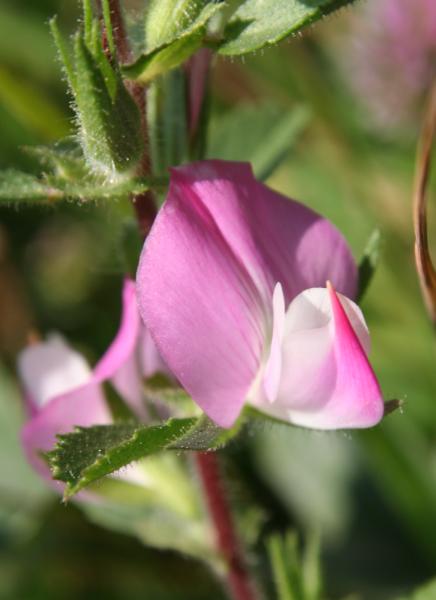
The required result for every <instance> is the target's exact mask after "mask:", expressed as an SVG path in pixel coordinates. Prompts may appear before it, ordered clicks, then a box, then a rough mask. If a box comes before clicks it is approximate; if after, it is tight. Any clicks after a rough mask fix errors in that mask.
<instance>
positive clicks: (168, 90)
mask: <svg viewBox="0 0 436 600" xmlns="http://www.w3.org/2000/svg"><path fill="white" fill-rule="evenodd" d="M186 114H187V109H186V93H185V80H184V76H183V73H182V71H181V70H180V69H177V70H174V71H172V72H170V73H166V74H165V75H163V76H162V77H160V78H159V79H157V80H155V81H153V82H152V83H151V85H150V89H149V93H148V102H147V120H148V126H149V138H150V155H151V162H152V165H153V172H154V173H156V174H158V175H163V174H164V173H166V172H167V170H168V167H171V166H174V165H178V164H180V163H182V162H185V161H186V160H187V159H188V131H187V122H186Z"/></svg>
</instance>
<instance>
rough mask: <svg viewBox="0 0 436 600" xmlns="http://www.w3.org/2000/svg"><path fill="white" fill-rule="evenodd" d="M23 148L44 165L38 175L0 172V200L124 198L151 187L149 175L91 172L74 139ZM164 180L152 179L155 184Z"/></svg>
mask: <svg viewBox="0 0 436 600" xmlns="http://www.w3.org/2000/svg"><path fill="white" fill-rule="evenodd" d="M25 151H26V152H27V154H29V155H30V156H32V157H34V158H35V159H36V160H37V161H38V162H39V164H40V166H41V168H42V169H43V173H42V175H41V176H40V177H36V176H34V175H28V174H26V173H21V172H20V171H16V170H11V169H10V170H6V171H3V172H0V202H4V203H6V204H13V203H23V202H38V203H39V204H41V203H42V204H44V203H52V202H55V201H58V200H71V201H79V202H86V201H99V200H110V199H117V198H126V197H128V196H129V195H130V194H140V193H142V192H145V191H147V190H148V189H150V187H151V184H152V180H151V179H150V178H144V177H136V176H131V177H129V178H126V179H122V180H120V181H108V180H107V179H106V177H103V176H102V175H96V174H94V173H92V172H90V169H89V167H88V165H87V164H86V161H85V160H84V158H83V155H82V153H81V151H80V148H79V147H78V146H77V144H76V143H75V142H74V141H73V140H68V139H66V140H63V141H62V142H59V143H58V144H55V145H53V146H29V147H27V148H25ZM164 184H165V181H164V180H162V181H160V180H157V179H153V185H155V186H156V187H157V188H159V187H160V186H162V185H164Z"/></svg>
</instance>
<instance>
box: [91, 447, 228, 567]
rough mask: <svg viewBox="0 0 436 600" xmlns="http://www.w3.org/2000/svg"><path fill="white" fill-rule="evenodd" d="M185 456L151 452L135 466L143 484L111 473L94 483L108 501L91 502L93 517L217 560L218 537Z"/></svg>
mask: <svg viewBox="0 0 436 600" xmlns="http://www.w3.org/2000/svg"><path fill="white" fill-rule="evenodd" d="M186 467H187V465H186V462H185V461H184V460H183V457H181V456H177V455H176V453H165V454H159V455H156V456H149V457H148V458H147V459H146V460H143V461H141V462H139V463H136V464H135V466H134V469H135V473H136V477H137V478H138V483H139V482H140V481H141V478H142V482H141V483H139V485H138V484H135V483H133V482H132V483H130V482H128V481H125V480H124V481H122V480H120V479H118V478H113V477H108V478H106V479H104V480H103V481H98V482H96V483H95V484H93V485H92V486H91V487H90V491H92V492H93V493H96V494H98V495H99V496H100V497H104V499H105V502H104V504H102V505H100V504H98V503H92V504H87V505H86V508H85V510H86V513H87V514H88V515H89V516H90V517H91V519H92V520H94V521H96V522H97V523H99V524H101V525H103V526H104V527H106V528H110V529H115V530H117V531H120V532H122V533H123V534H126V533H131V534H132V535H133V536H134V537H136V538H139V539H140V540H141V541H142V542H143V543H145V544H147V545H149V546H154V547H156V548H161V549H171V550H177V551H179V552H183V553H184V554H185V555H188V556H189V555H190V556H195V557H196V558H199V559H201V560H203V561H209V562H211V563H216V561H217V558H218V557H217V556H216V552H215V548H214V543H213V536H212V535H211V532H210V526H209V523H208V520H207V516H206V514H205V511H204V508H203V506H202V502H201V496H200V494H199V490H198V489H197V487H196V486H195V484H193V482H192V480H191V474H190V471H189V469H187V468H186Z"/></svg>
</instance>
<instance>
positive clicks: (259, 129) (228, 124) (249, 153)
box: [207, 104, 309, 180]
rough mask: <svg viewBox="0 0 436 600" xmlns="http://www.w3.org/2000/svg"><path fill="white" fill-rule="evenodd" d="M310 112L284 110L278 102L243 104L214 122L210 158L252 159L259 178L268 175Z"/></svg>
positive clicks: (210, 140) (278, 162)
mask: <svg viewBox="0 0 436 600" xmlns="http://www.w3.org/2000/svg"><path fill="white" fill-rule="evenodd" d="M308 119H309V112H308V111H307V110H306V109H305V108H303V107H297V108H295V109H294V110H292V111H289V112H284V111H283V109H282V108H281V107H279V106H275V105H270V104H268V105H265V106H243V107H240V108H236V109H234V110H232V111H230V112H229V113H228V114H227V115H225V116H224V117H220V119H217V120H216V121H214V122H212V125H211V130H210V135H209V147H208V150H207V156H208V157H209V158H223V159H227V160H242V161H249V162H250V163H251V164H252V166H253V171H254V174H255V175H256V177H257V178H258V179H261V180H265V179H267V178H268V177H269V176H270V175H271V174H272V173H273V171H274V169H275V168H276V167H277V166H278V165H279V164H280V162H281V161H282V160H283V159H284V158H285V157H286V155H287V153H288V152H289V150H290V149H291V148H292V146H293V145H294V144H295V142H296V140H297V139H298V136H299V135H300V134H301V132H302V131H303V129H304V127H305V126H306V124H307V122H308Z"/></svg>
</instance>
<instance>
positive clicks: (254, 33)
mask: <svg viewBox="0 0 436 600" xmlns="http://www.w3.org/2000/svg"><path fill="white" fill-rule="evenodd" d="M352 2H354V0H245V2H240V3H238V4H239V6H238V8H237V9H236V10H235V12H234V13H233V14H232V16H231V18H230V19H229V21H228V23H227V26H226V28H225V30H224V34H223V37H224V41H223V42H222V43H221V44H220V46H219V52H220V54H226V55H235V54H236V55H237V54H245V53H247V52H253V51H254V50H259V49H260V48H263V47H264V46H268V45H271V44H275V43H277V42H279V41H280V40H282V39H283V38H285V37H287V36H289V35H293V34H295V33H297V32H298V31H300V30H301V29H303V27H305V26H307V25H309V24H311V23H314V22H315V21H318V20H319V19H321V18H322V17H324V16H325V15H328V14H329V13H331V12H333V11H335V10H337V9H339V8H341V7H342V6H346V5H347V4H351V3H352Z"/></svg>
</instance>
